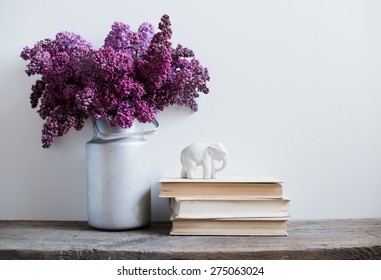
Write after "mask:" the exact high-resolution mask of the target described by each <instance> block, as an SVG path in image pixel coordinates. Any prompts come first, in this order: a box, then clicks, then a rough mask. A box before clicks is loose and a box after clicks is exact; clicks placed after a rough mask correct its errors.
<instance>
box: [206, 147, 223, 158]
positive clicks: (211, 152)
mask: <svg viewBox="0 0 381 280" xmlns="http://www.w3.org/2000/svg"><path fill="white" fill-rule="evenodd" d="M206 150H207V151H208V154H209V155H210V156H213V155H216V154H218V153H220V149H219V148H218V147H217V146H215V145H210V146H208V148H207V149H206Z"/></svg>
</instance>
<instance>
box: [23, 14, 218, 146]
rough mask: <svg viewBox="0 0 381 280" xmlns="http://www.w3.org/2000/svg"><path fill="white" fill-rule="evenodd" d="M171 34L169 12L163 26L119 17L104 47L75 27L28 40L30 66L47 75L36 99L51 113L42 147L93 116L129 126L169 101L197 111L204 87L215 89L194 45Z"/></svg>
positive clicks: (44, 111)
mask: <svg viewBox="0 0 381 280" xmlns="http://www.w3.org/2000/svg"><path fill="white" fill-rule="evenodd" d="M171 37H172V30H171V23H170V19H169V17H168V16H167V15H164V16H163V17H162V18H161V21H160V23H159V31H158V32H157V33H154V28H153V27H152V25H151V24H149V23H143V24H142V25H141V26H140V27H139V29H138V31H137V32H133V31H131V30H130V27H129V26H128V25H126V24H124V23H121V22H115V23H114V24H113V25H112V27H111V31H110V33H109V34H108V36H107V37H106V39H105V43H104V45H103V46H102V47H101V48H99V49H98V50H94V49H93V48H92V46H91V44H90V43H88V42H86V41H85V40H83V39H82V38H81V37H80V36H79V35H76V34H73V33H69V32H61V33H58V34H57V35H56V38H55V40H51V39H45V40H43V41H39V42H37V44H35V45H34V47H33V48H28V47H25V48H24V49H23V51H22V53H21V57H22V58H23V59H24V60H28V61H30V62H29V64H28V65H27V70H26V73H27V74H28V75H29V76H31V75H36V74H37V75H41V77H40V79H38V80H37V81H36V83H35V84H34V85H33V86H32V93H31V95H30V102H31V106H32V108H37V107H38V106H39V108H38V113H39V115H40V117H41V118H42V119H44V120H45V124H44V126H43V129H42V138H41V140H42V144H43V147H44V148H49V147H50V146H51V145H52V143H53V141H54V139H55V137H57V136H62V135H64V134H65V133H67V132H68V131H69V129H70V128H71V127H74V128H75V129H77V130H80V129H81V128H82V127H83V125H84V120H85V119H87V118H89V117H92V118H94V119H103V120H107V121H108V122H110V124H111V125H118V126H120V127H123V128H129V127H131V126H132V124H133V121H134V120H135V119H136V120H138V121H139V122H142V123H146V122H152V121H153V120H154V118H155V115H156V114H157V113H158V112H159V111H162V110H163V109H164V108H165V107H167V106H170V105H174V104H177V105H180V106H186V107H189V108H190V109H192V110H193V111H197V103H196V100H195V99H196V98H198V97H199V92H202V93H205V94H206V93H208V91H209V89H208V87H207V86H206V82H207V81H209V79H210V78H209V74H208V70H207V69H206V68H204V67H203V66H202V65H201V64H200V62H199V61H198V60H197V59H196V58H195V56H194V53H193V52H192V51H191V50H190V49H187V48H184V47H182V46H181V45H178V46H177V47H176V48H173V47H172V43H171Z"/></svg>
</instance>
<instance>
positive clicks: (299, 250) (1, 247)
mask: <svg viewBox="0 0 381 280" xmlns="http://www.w3.org/2000/svg"><path fill="white" fill-rule="evenodd" d="M287 228H288V234H289V235H288V237H255V236H245V237H243V236H242V237H237V236H214V237H210V236H209V237H208V236H169V231H170V224H169V223H153V224H152V225H151V226H150V227H146V228H142V229H138V230H131V231H117V232H110V231H99V230H95V229H92V228H90V227H89V226H88V225H87V224H86V222H47V221H0V259H381V219H356V220H311V221H292V220H291V221H289V222H288V223H287Z"/></svg>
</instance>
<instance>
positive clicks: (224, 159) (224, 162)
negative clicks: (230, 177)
mask: <svg viewBox="0 0 381 280" xmlns="http://www.w3.org/2000/svg"><path fill="white" fill-rule="evenodd" d="M228 163H229V157H228V154H226V153H223V154H222V166H221V167H220V168H218V169H216V172H218V171H221V170H222V169H225V168H226V166H227V165H228Z"/></svg>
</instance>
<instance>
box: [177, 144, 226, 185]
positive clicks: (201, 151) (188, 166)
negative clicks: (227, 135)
mask: <svg viewBox="0 0 381 280" xmlns="http://www.w3.org/2000/svg"><path fill="white" fill-rule="evenodd" d="M214 160H218V161H221V160H222V161H223V162H222V166H221V167H220V168H218V169H216V168H215V167H214ZM228 161H229V157H228V153H227V151H226V149H225V147H224V145H222V144H221V143H216V144H209V143H193V144H191V145H189V146H188V147H186V148H184V149H183V150H182V152H181V164H182V170H181V177H182V178H189V179H196V167H197V166H200V165H201V166H202V168H203V178H204V179H215V178H216V172H218V171H221V170H222V169H224V168H225V167H226V166H227V164H228Z"/></svg>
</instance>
